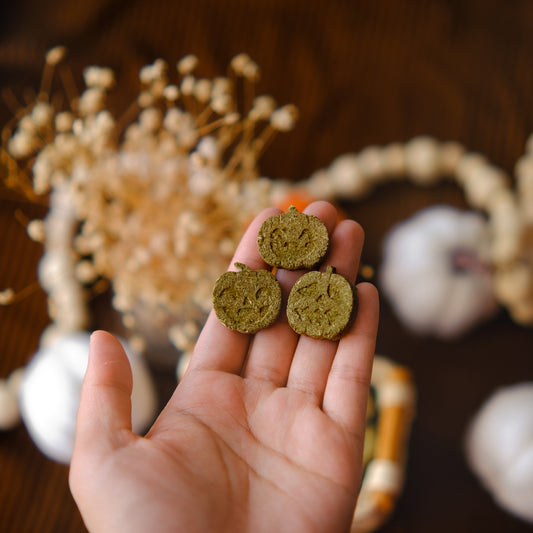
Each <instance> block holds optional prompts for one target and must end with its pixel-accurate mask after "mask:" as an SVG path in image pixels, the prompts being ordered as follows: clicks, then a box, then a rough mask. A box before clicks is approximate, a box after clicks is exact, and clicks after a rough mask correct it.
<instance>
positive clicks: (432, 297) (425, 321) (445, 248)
mask: <svg viewBox="0 0 533 533" xmlns="http://www.w3.org/2000/svg"><path fill="white" fill-rule="evenodd" d="M488 246H489V235H488V227H487V224H486V222H485V219H484V218H483V217H482V216H481V215H480V214H478V213H474V212H469V211H468V212H465V211H461V210H458V209H455V208H452V207H448V206H434V207H430V208H427V209H424V210H423V211H421V212H419V213H417V214H415V215H414V216H413V217H411V218H410V219H408V220H406V221H404V222H402V223H400V224H398V225H397V226H395V227H394V228H393V229H392V230H391V232H390V233H389V235H388V236H387V238H386V239H385V242H384V248H383V262H382V265H381V269H380V286H381V289H382V292H383V294H384V295H385V296H386V297H387V298H388V299H389V301H390V303H391V305H392V307H393V309H394V310H395V312H396V313H397V315H398V316H399V318H400V319H401V320H402V321H403V322H404V323H405V325H406V326H407V327H408V328H410V329H411V330H413V331H414V332H416V333H420V334H431V335H435V336H437V337H441V338H448V339H449V338H454V337H457V336H460V335H461V334H463V333H465V332H466V331H467V330H468V329H470V328H471V327H472V326H474V325H475V324H477V323H479V322H481V321H483V320H486V319H488V318H489V317H491V316H492V315H494V313H495V312H496V311H497V309H498V304H497V302H496V299H495V296H494V291H493V284H492V279H491V273H490V270H489V268H487V263H486V258H487V253H488Z"/></svg>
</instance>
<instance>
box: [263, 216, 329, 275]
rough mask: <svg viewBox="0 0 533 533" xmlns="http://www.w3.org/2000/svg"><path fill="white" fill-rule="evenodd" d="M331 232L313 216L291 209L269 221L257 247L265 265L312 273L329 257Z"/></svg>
mask: <svg viewBox="0 0 533 533" xmlns="http://www.w3.org/2000/svg"><path fill="white" fill-rule="evenodd" d="M328 246H329V236H328V230H327V228H326V226H325V225H324V223H323V222H322V221H321V220H320V219H319V218H318V217H315V216H313V215H306V214H305V213H300V212H299V211H298V210H297V209H296V207H294V206H291V207H290V208H289V210H288V211H287V212H286V213H281V214H279V215H274V216H271V217H269V218H267V219H266V220H265V221H264V222H263V224H262V225H261V227H260V228H259V232H258V234H257V247H258V248H259V253H260V254H261V257H262V258H263V259H264V260H265V262H266V263H267V264H269V265H271V266H273V267H278V268H284V269H286V270H299V269H311V268H314V267H316V266H317V265H318V264H319V263H320V262H321V261H322V260H323V259H324V257H325V256H326V253H327V251H328Z"/></svg>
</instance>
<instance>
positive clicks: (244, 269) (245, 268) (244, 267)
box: [233, 263, 250, 272]
mask: <svg viewBox="0 0 533 533" xmlns="http://www.w3.org/2000/svg"><path fill="white" fill-rule="evenodd" d="M233 264H234V266H235V267H237V268H238V269H239V270H240V271H241V272H248V271H249V270H250V267H247V266H246V265H245V264H244V263H233Z"/></svg>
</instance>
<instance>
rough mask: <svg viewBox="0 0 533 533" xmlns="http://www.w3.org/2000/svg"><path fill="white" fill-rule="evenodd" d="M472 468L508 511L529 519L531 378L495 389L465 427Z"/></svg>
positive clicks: (532, 492)
mask: <svg viewBox="0 0 533 533" xmlns="http://www.w3.org/2000/svg"><path fill="white" fill-rule="evenodd" d="M465 444H466V456H467V460H468V463H469V465H470V467H471V468H472V470H473V471H474V472H475V473H476V474H477V476H478V477H479V479H480V481H481V482H482V484H483V485H484V486H485V487H486V488H487V489H488V490H489V491H490V493H491V494H492V496H493V497H494V499H495V500H496V501H497V502H498V503H499V504H500V505H501V506H502V507H503V508H504V509H506V510H507V511H508V512H510V513H512V514H514V515H516V516H519V517H520V518H522V519H523V520H526V521H529V522H532V523H533V382H526V383H519V384H516V385H511V386H507V387H504V388H502V389H499V390H497V391H496V392H495V393H493V395H492V396H491V397H490V398H489V399H488V400H486V402H485V403H484V404H483V405H482V407H481V409H480V410H479V412H478V413H477V414H476V416H475V417H474V419H473V420H472V422H471V423H470V426H469V428H468V431H467V437H466V441H465Z"/></svg>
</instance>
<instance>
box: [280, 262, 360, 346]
mask: <svg viewBox="0 0 533 533" xmlns="http://www.w3.org/2000/svg"><path fill="white" fill-rule="evenodd" d="M357 307H358V298H357V289H356V288H355V287H354V286H353V285H352V284H351V283H350V282H349V281H348V280H347V279H346V278H344V277H343V276H341V275H339V274H335V270H334V268H333V267H331V266H328V268H327V270H326V272H318V271H312V272H308V273H307V274H304V275H303V276H302V277H301V278H300V279H299V280H298V281H297V282H296V283H295V285H294V287H293V288H292V290H291V292H290V294H289V300H288V302H287V318H288V320H289V324H290V326H291V328H292V329H293V330H294V331H296V333H298V334H300V335H307V336H309V337H313V338H315V339H330V340H337V339H339V338H340V337H341V336H342V335H343V333H344V332H345V331H346V329H347V328H348V327H349V326H350V324H351V323H352V321H353V319H354V318H355V314H356V312H357Z"/></svg>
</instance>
